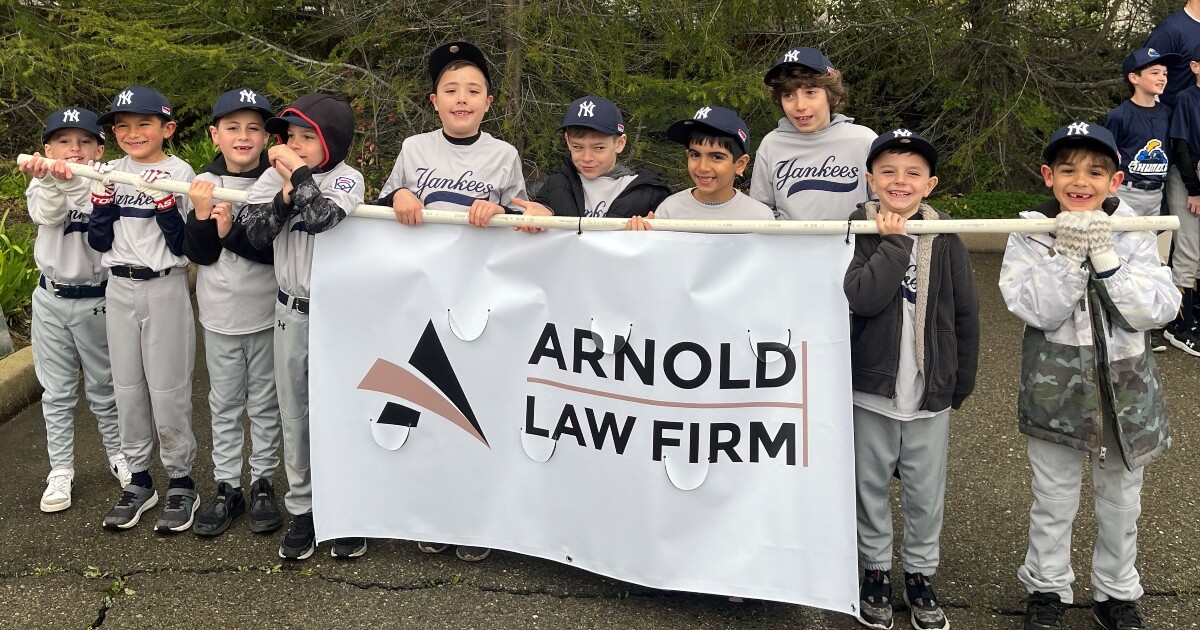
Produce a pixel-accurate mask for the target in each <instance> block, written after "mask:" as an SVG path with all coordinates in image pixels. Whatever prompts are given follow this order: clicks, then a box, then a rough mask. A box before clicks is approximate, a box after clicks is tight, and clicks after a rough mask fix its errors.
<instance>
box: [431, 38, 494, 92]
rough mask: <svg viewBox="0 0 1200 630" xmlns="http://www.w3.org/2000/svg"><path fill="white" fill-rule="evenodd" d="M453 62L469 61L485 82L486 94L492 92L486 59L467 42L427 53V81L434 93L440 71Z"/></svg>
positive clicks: (441, 47) (445, 46) (444, 45)
mask: <svg viewBox="0 0 1200 630" xmlns="http://www.w3.org/2000/svg"><path fill="white" fill-rule="evenodd" d="M455 61H469V62H471V63H472V64H474V65H475V66H477V67H478V68H479V71H480V72H482V73H483V78H484V80H485V81H487V84H488V92H491V91H492V90H491V86H492V75H491V74H490V73H489V72H488V62H487V57H484V56H483V51H482V50H479V48H477V47H476V46H475V45H474V44H470V43H467V42H450V43H448V44H442V45H441V46H438V47H437V48H434V49H433V52H431V53H429V79H430V81H431V82H432V83H433V91H434V92H436V91H437V82H438V77H440V76H442V70H445V69H446V66H448V65H450V64H451V63H453V62H455Z"/></svg>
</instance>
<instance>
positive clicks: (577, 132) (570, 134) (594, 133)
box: [563, 125, 623, 140]
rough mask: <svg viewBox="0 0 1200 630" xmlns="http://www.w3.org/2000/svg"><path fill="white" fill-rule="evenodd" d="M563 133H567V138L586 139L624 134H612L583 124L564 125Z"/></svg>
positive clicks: (618, 136)
mask: <svg viewBox="0 0 1200 630" xmlns="http://www.w3.org/2000/svg"><path fill="white" fill-rule="evenodd" d="M563 133H565V134H566V135H567V138H568V139H570V140H576V139H586V138H591V137H596V138H620V137H621V136H622V135H623V134H617V135H612V134H608V133H604V132H603V131H600V130H599V129H594V128H592V127H585V126H583V125H567V126H566V127H563Z"/></svg>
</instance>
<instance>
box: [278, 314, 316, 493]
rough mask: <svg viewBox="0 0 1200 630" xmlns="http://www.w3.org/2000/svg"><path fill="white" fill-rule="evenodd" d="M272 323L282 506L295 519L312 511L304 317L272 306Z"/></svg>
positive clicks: (306, 344) (306, 346) (306, 351)
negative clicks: (283, 490) (283, 480)
mask: <svg viewBox="0 0 1200 630" xmlns="http://www.w3.org/2000/svg"><path fill="white" fill-rule="evenodd" d="M291 299H294V298H291ZM291 299H289V302H290V301H291ZM275 320H276V325H275V385H276V391H277V393H278V395H279V416H280V418H281V419H282V421H283V467H284V470H285V471H286V472H287V478H288V491H287V495H285V496H284V498H283V504H284V506H286V507H287V510H288V512H291V513H292V514H295V515H297V516H298V515H300V514H305V513H307V512H311V511H312V474H311V470H310V457H309V452H308V448H309V446H308V315H305V314H304V313H301V312H300V311H297V310H295V309H293V308H290V307H289V306H285V305H283V304H279V303H276V304H275Z"/></svg>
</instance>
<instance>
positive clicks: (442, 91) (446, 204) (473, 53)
mask: <svg viewBox="0 0 1200 630" xmlns="http://www.w3.org/2000/svg"><path fill="white" fill-rule="evenodd" d="M429 78H430V80H431V81H432V84H433V92H432V93H431V94H430V95H429V101H430V102H431V103H432V104H433V108H434V110H436V111H437V113H438V118H439V119H440V120H441V122H442V128H441V129H436V130H434V131H429V132H426V133H422V134H418V135H415V136H410V137H408V138H406V139H405V140H404V143H403V144H402V145H401V148H400V155H399V156H397V157H396V164H395V166H393V167H392V172H391V175H389V176H388V179H387V181H386V182H384V184H383V189H382V191H381V196H380V199H379V201H378V202H376V203H377V205H381V206H391V207H392V209H393V210H394V211H395V213H396V220H397V221H399V222H401V223H403V224H405V225H420V224H421V213H422V210H423V209H425V208H429V209H431V210H449V211H454V212H467V213H468V214H469V217H468V219H469V221H470V223H471V225H474V226H476V227H487V224H488V221H490V220H491V218H492V217H493V216H496V215H497V214H504V213H505V212H506V211H509V209H510V208H511V207H512V206H514V205H516V203H517V202H516V201H515V200H517V199H521V200H525V199H527V198H528V197H527V196H526V194H525V176H524V174H523V172H522V169H521V156H520V155H518V154H517V149H516V148H515V147H513V146H512V145H511V144H509V143H507V142H504V141H503V140H499V139H497V138H494V137H492V135H491V134H488V133H484V132H482V131H480V130H479V125H480V123H482V122H483V115H484V114H486V113H487V111H488V109H489V108H490V107H491V106H492V99H493V97H492V95H491V75H490V74H489V72H488V63H487V58H485V57H484V55H483V52H482V51H481V50H479V49H478V48H476V47H475V46H473V45H471V44H469V43H467V42H451V43H448V44H443V45H441V46H439V47H437V48H435V49H434V50H433V52H431V53H430V54H429ZM417 548H418V549H420V550H421V551H423V552H425V553H442V552H443V551H446V549H448V548H449V545H446V544H443V543H436V542H418V543H417ZM491 552H492V550H491V549H487V548H485V547H471V546H465V545H462V546H459V547H458V548H457V549H456V550H455V554H456V555H457V556H458V558H459V559H460V560H464V561H466V562H478V561H481V560H484V559H486V558H487V557H488V555H489V554H491Z"/></svg>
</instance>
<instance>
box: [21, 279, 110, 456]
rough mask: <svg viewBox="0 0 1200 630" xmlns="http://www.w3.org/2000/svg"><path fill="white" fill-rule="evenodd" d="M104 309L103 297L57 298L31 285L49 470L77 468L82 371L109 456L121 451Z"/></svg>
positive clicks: (35, 356)
mask: <svg viewBox="0 0 1200 630" xmlns="http://www.w3.org/2000/svg"><path fill="white" fill-rule="evenodd" d="M105 319H106V308H105V300H104V298H103V297H97V298H81V299H71V298H59V297H55V296H54V293H53V292H52V291H50V290H49V289H44V288H42V287H41V286H38V287H35V288H34V289H33V322H32V325H31V326H30V328H31V331H30V336H31V339H32V342H33V370H34V373H35V374H36V375H37V379H38V383H41V385H42V389H43V392H42V417H43V418H44V419H45V421H46V451H47V452H48V453H49V455H50V469H51V470H59V469H74V468H75V403H76V401H77V400H78V392H79V370H80V368H82V369H83V390H84V394H85V396H86V397H87V401H88V406H89V407H90V408H91V410H92V415H94V416H95V417H96V425H97V427H98V428H99V430H100V443H101V444H102V445H103V446H104V451H105V452H106V453H107V455H108V456H109V457H111V456H113V455H116V454H118V453H120V452H121V437H120V434H119V433H118V432H117V404H116V401H115V399H114V396H113V381H112V370H111V368H110V367H109V364H108V337H107V336H106V335H107V333H105Z"/></svg>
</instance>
